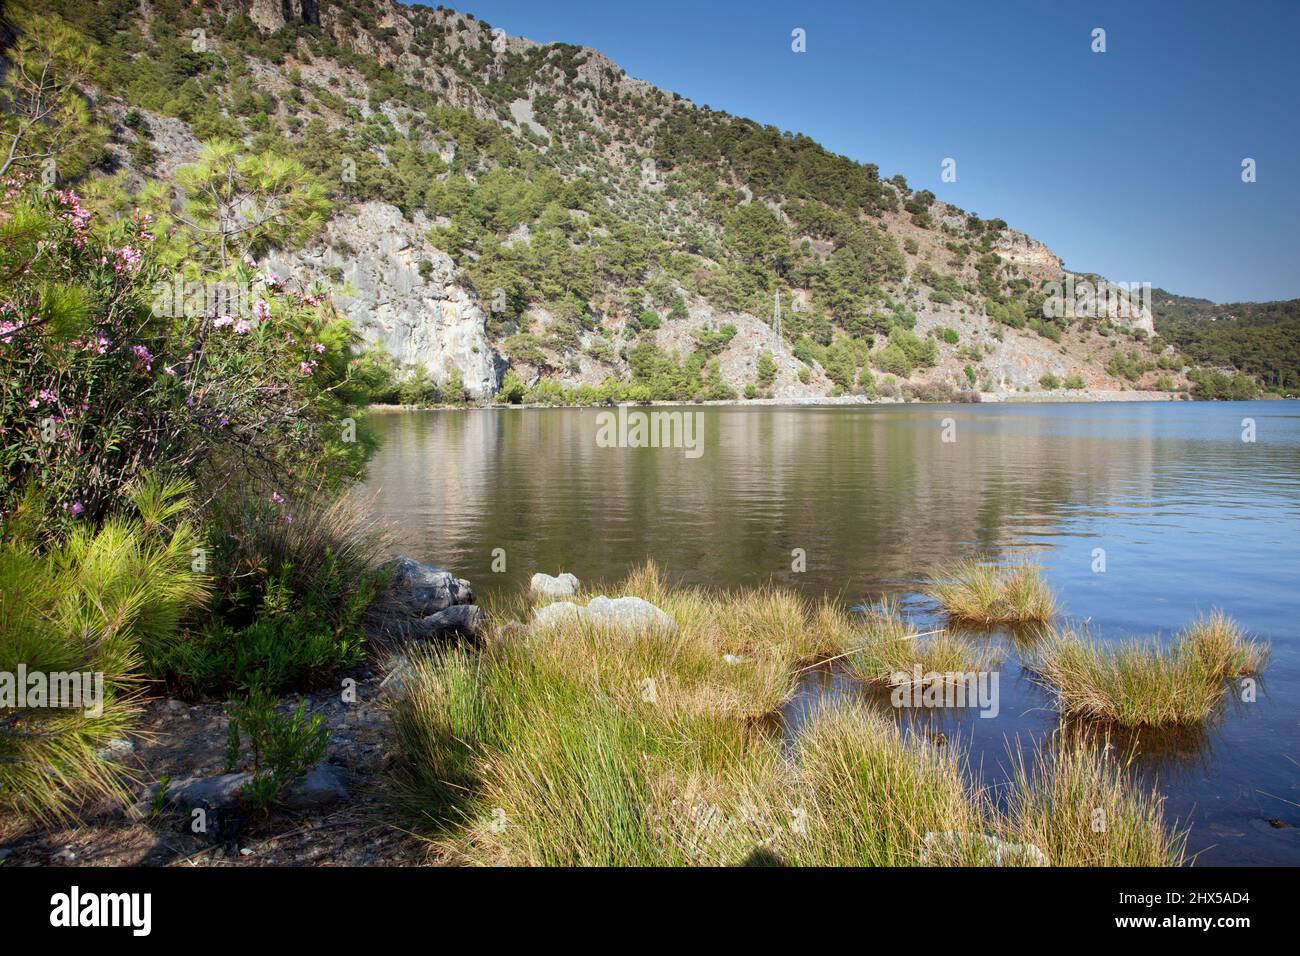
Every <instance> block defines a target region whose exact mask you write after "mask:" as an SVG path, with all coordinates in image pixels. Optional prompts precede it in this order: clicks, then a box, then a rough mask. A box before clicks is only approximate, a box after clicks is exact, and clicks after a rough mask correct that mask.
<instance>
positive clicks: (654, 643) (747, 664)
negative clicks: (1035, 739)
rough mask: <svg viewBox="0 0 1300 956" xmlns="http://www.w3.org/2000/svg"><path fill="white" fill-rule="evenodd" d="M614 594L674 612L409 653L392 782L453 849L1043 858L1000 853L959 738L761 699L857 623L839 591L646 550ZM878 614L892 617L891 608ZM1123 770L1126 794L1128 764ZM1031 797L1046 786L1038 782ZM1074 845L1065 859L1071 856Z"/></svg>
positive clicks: (895, 861)
mask: <svg viewBox="0 0 1300 956" xmlns="http://www.w3.org/2000/svg"><path fill="white" fill-rule="evenodd" d="M609 593H612V594H625V593H639V595H640V596H643V597H646V598H647V599H648V600H653V601H654V603H655V604H657V605H658V606H659V607H661V608H663V609H664V610H665V611H667V612H668V613H669V614H671V615H672V616H673V617H674V618H675V620H676V621H677V623H678V630H677V631H676V632H675V633H671V634H669V633H665V632H663V631H660V632H658V633H657V634H654V635H642V636H630V635H626V634H618V633H611V632H609V631H606V630H604V629H601V628H598V627H591V626H589V625H586V624H584V623H581V622H578V621H576V620H575V621H574V622H573V623H572V624H569V625H559V626H555V627H547V628H532V627H528V626H526V625H524V624H522V623H519V622H508V623H506V624H503V625H501V626H499V627H497V628H496V630H495V631H494V633H493V634H492V635H490V637H489V638H488V640H487V641H485V642H484V645H483V647H482V648H481V649H480V650H477V651H471V650H466V649H460V650H455V651H443V652H441V653H436V654H426V656H424V657H422V658H417V660H416V662H415V665H414V669H413V672H412V673H410V674H408V675H407V680H406V681H405V684H406V685H407V687H408V693H407V695H406V697H405V699H403V700H400V701H398V702H396V703H395V704H394V706H393V720H394V726H395V728H396V730H397V735H398V741H399V745H400V750H401V752H402V754H403V759H402V760H401V761H399V764H398V767H397V770H396V773H395V776H394V792H395V794H396V796H397V798H398V800H399V802H400V804H401V805H402V806H403V807H404V808H405V809H406V810H407V811H408V813H409V814H410V815H411V817H412V818H414V819H415V826H416V829H417V830H418V831H419V832H422V833H424V834H425V835H426V837H427V838H428V839H429V840H430V841H431V844H432V845H433V846H434V847H435V848H436V849H437V851H438V852H439V854H440V855H442V856H443V857H444V858H447V859H451V860H454V861H458V862H462V863H467V864H479V865H497V864H506V865H565V866H571V865H596V866H614V865H617V866H661V865H674V866H675V865H720V864H722V865H741V864H751V865H757V864H772V863H788V864H797V865H918V864H922V863H926V864H932V865H951V864H972V865H978V864H989V863H994V862H1000V863H1003V864H1008V863H1010V864H1014V863H1019V862H1024V861H1026V860H1028V861H1031V862H1032V861H1033V860H1034V859H1036V858H1041V854H1038V853H1037V851H1036V850H1035V851H1033V852H1032V853H1030V852H1029V851H1025V852H1024V853H1023V854H1020V850H1019V849H1016V848H1012V849H1015V850H1016V852H1015V853H1013V854H1011V855H1009V856H1008V855H1005V854H1004V851H1005V850H1007V848H1008V847H1009V844H1007V843H1005V842H1004V841H1003V839H1002V838H1003V837H1004V836H1006V835H1008V834H1011V835H1013V836H1014V835H1016V834H1019V833H1020V832H1021V830H1017V829H1015V828H1014V827H1013V825H1012V822H1010V821H1009V820H1008V819H1004V818H1003V816H1002V815H1001V814H999V813H998V812H997V811H996V810H995V809H994V808H993V806H992V804H991V802H990V801H988V800H987V799H985V796H986V795H985V794H983V793H982V792H981V791H979V790H978V789H975V788H973V787H971V786H970V785H969V783H968V781H967V780H966V779H965V775H964V773H963V768H962V757H961V755H960V753H959V751H958V748H956V747H954V746H952V745H949V746H948V747H944V748H940V747H933V746H930V745H928V744H926V743H924V742H920V741H917V740H914V739H910V738H909V739H904V737H903V736H902V735H901V734H900V732H899V730H898V728H897V726H896V725H895V724H894V723H893V722H892V721H890V720H888V719H887V718H885V717H882V716H880V715H877V714H875V713H873V712H872V711H871V710H870V709H869V708H867V707H865V706H863V705H855V704H839V705H836V706H831V707H828V708H826V709H825V710H823V711H821V712H820V713H819V714H818V715H817V716H815V717H814V718H813V719H812V720H811V721H810V723H809V724H808V725H807V727H806V728H805V729H804V730H803V732H802V733H801V736H800V738H799V739H798V741H797V742H796V743H795V746H794V748H793V750H791V749H789V748H787V747H785V746H784V745H783V741H782V738H781V735H780V731H779V729H778V728H776V727H774V726H773V724H772V722H771V721H768V720H763V719H759V718H761V717H763V716H764V715H767V714H770V713H771V711H772V710H773V709H774V708H776V707H777V706H778V705H779V704H780V703H781V702H782V701H783V700H785V699H786V697H787V696H788V694H789V693H790V691H791V689H792V688H793V686H794V683H795V679H796V673H797V670H798V668H799V665H800V663H801V662H803V661H807V660H809V659H810V658H816V657H818V656H821V655H825V654H830V653H833V652H834V651H835V650H837V649H838V648H842V647H844V646H845V642H846V641H848V640H850V639H851V638H852V636H853V635H854V633H855V632H856V633H857V636H858V637H859V638H860V637H861V627H860V624H859V623H857V622H854V621H853V620H852V619H850V618H849V617H848V616H847V615H845V614H844V613H843V612H841V611H839V610H838V609H836V608H834V607H833V606H832V605H829V604H823V605H820V606H810V605H809V604H807V603H806V602H804V601H802V600H801V599H799V598H798V597H796V596H794V595H791V594H789V593H787V592H783V591H779V590H773V589H760V590H757V591H750V592H744V593H737V594H723V593H719V592H712V591H702V590H692V589H683V590H679V589H671V588H668V587H667V586H666V585H665V584H664V582H663V579H662V577H661V576H660V575H659V574H658V572H657V571H655V569H653V568H644V569H641V570H639V571H638V572H636V573H635V574H634V575H632V576H631V577H630V578H629V579H628V580H627V581H625V582H623V584H622V585H621V586H620V587H619V588H615V589H610V590H609ZM584 597H585V596H584ZM527 604H528V602H527V600H526V599H525V600H523V601H522V602H521V603H520V604H519V605H517V608H518V609H520V610H524V611H526V610H527ZM498 613H500V612H498ZM524 619H525V620H526V617H525V618H524ZM881 626H882V627H887V628H894V629H895V631H896V632H898V633H901V632H899V631H898V628H899V627H900V625H899V624H898V623H897V622H894V621H882V624H881ZM728 655H730V660H729V659H728ZM945 659H946V658H945ZM961 659H962V661H963V662H966V661H967V659H966V657H965V656H964V655H963V657H962V658H961ZM1079 760H1080V761H1081V763H1080V764H1079V766H1080V767H1086V766H1087V765H1086V764H1085V763H1083V762H1082V761H1084V760H1085V758H1084V757H1080V758H1079ZM1026 779H1027V781H1028V780H1029V778H1028V777H1027V778H1026ZM1114 786H1115V787H1117V788H1119V792H1121V793H1122V792H1123V787H1124V782H1123V781H1122V780H1119V779H1116V781H1114ZM1024 803H1025V806H1026V807H1030V806H1037V804H1035V803H1034V802H1033V800H1032V799H1031V797H1030V796H1026V798H1025V801H1024ZM1117 806H1119V807H1120V809H1121V811H1122V810H1124V809H1125V808H1126V807H1127V806H1128V804H1124V803H1122V802H1121V803H1119V804H1117ZM1089 807H1091V804H1090V805H1089ZM1070 812H1071V813H1072V814H1078V813H1082V812H1084V810H1083V809H1082V808H1079V807H1075V808H1071V810H1070ZM1026 819H1028V818H1026ZM1021 829H1022V830H1023V832H1025V833H1028V832H1030V829H1031V828H1030V826H1029V823H1028V822H1026V823H1025V824H1024V825H1023V826H1022V828H1021ZM1068 836H1069V834H1068V833H1067V834H1065V835H1062V836H1061V837H1060V839H1061V840H1062V841H1064V840H1065V839H1067V837H1068ZM1009 838H1010V837H1008V839H1009ZM1124 845H1129V844H1124ZM1070 853H1073V854H1074V856H1069V854H1066V853H1064V851H1063V857H1065V858H1071V859H1073V858H1076V857H1077V858H1083V852H1082V850H1079V851H1074V850H1071V851H1070ZM1017 854H1020V855H1017ZM1117 856H1118V851H1116V853H1112V854H1111V856H1110V857H1108V859H1116V858H1117Z"/></svg>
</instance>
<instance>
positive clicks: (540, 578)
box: [528, 571, 582, 597]
mask: <svg viewBox="0 0 1300 956" xmlns="http://www.w3.org/2000/svg"><path fill="white" fill-rule="evenodd" d="M528 586H529V589H530V590H531V591H532V592H533V593H534V594H540V595H542V596H543V597H573V596H574V595H575V594H577V593H578V589H579V588H580V587H582V585H581V583H580V582H579V581H578V579H577V578H576V577H574V576H573V575H572V574H570V573H569V572H568V571H565V572H564V573H563V574H557V575H556V576H555V577H551V576H550V575H549V574H542V573H540V572H538V573H537V574H534V575H533V578H532V580H531V581H530V582H529V584H528Z"/></svg>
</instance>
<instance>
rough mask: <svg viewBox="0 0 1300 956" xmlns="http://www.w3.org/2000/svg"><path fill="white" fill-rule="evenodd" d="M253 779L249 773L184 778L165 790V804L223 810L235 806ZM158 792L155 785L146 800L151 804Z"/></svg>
mask: <svg viewBox="0 0 1300 956" xmlns="http://www.w3.org/2000/svg"><path fill="white" fill-rule="evenodd" d="M252 779H253V775H252V774H251V773H223V774H220V775H218V776H215V777H186V778H185V779H183V780H178V781H176V782H175V783H173V784H172V785H171V786H169V787H168V788H167V803H169V804H170V805H172V806H174V807H186V808H189V807H202V808H203V809H205V810H223V809H228V808H230V807H233V806H235V805H236V804H237V803H238V802H239V796H240V794H241V793H242V792H243V789H244V787H245V785H246V784H247V783H248V782H249V781H250V780H252ZM157 792H158V787H157V786H156V785H155V786H153V787H151V788H150V789H149V795H148V798H147V800H148V801H149V802H152V801H153V799H154V797H155V795H156V794H157Z"/></svg>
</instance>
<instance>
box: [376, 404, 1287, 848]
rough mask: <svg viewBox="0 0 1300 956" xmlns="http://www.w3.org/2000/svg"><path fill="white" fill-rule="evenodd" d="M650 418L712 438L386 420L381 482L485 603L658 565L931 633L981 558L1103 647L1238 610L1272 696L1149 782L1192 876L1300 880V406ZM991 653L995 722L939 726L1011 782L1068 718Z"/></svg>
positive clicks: (1167, 745) (414, 550) (557, 424)
mask: <svg viewBox="0 0 1300 956" xmlns="http://www.w3.org/2000/svg"><path fill="white" fill-rule="evenodd" d="M641 411H643V412H653V411H661V412H667V411H677V412H681V413H683V414H685V415H696V414H698V415H699V418H698V419H691V421H693V422H698V424H699V427H700V428H701V431H700V432H699V435H698V444H697V445H696V446H694V447H659V448H651V447H604V446H607V445H609V444H610V442H609V441H606V440H604V439H606V438H608V434H607V432H608V429H605V433H603V432H602V428H603V426H607V425H608V424H609V421H608V419H607V418H605V419H602V418H600V417H598V416H599V415H600V412H599V411H598V410H596V409H506V410H503V409H495V410H494V409H473V410H463V411H458V410H447V411H441V410H440V411H406V412H377V413H376V414H375V415H374V416H373V421H374V423H375V427H376V430H377V431H378V433H379V435H380V437H381V440H382V445H381V448H380V450H379V452H378V453H377V455H376V456H375V458H374V460H373V461H372V463H371V465H370V472H369V478H368V480H367V482H366V486H365V487H366V491H367V492H369V493H370V494H372V495H373V496H374V507H375V508H377V509H378V510H379V512H380V513H381V514H382V515H384V516H385V517H387V518H389V519H391V520H392V523H393V524H394V526H395V527H396V531H397V535H398V550H399V551H400V552H401V553H404V554H408V555H410V556H411V557H414V558H417V559H419V560H422V561H429V562H433V563H435V564H438V565H440V566H443V567H447V568H451V569H452V570H454V571H456V572H457V573H458V574H459V575H461V576H462V577H466V578H468V579H469V580H470V581H471V582H472V584H473V585H474V588H475V590H476V591H477V592H479V593H480V594H490V593H493V592H504V591H511V590H516V589H520V588H524V587H526V586H527V582H528V579H529V577H530V576H531V575H532V573H533V572H534V571H545V572H548V573H551V574H557V573H559V572H561V571H571V572H573V573H574V574H576V575H577V576H578V577H579V578H580V579H581V580H582V581H583V582H584V583H587V582H592V581H602V580H605V581H608V580H613V579H616V578H618V577H619V576H621V575H622V574H623V573H624V572H625V571H627V570H628V569H629V568H631V567H634V566H636V565H638V564H641V563H643V562H645V561H646V560H651V559H653V560H654V561H656V562H658V563H659V565H660V566H661V567H662V568H664V569H665V571H666V572H667V574H668V575H669V577H670V578H671V579H672V580H673V581H674V582H676V583H684V584H700V585H710V586H718V587H739V586H750V585H758V584H764V583H767V582H774V583H776V584H779V585H782V586H786V587H790V588H795V589H798V590H799V591H801V592H803V593H805V594H807V595H809V596H820V595H823V594H829V595H832V596H835V597H836V598H838V599H840V600H843V601H844V602H845V603H846V604H850V605H851V604H859V603H864V602H871V601H874V600H877V599H879V598H880V597H881V596H883V595H885V594H895V595H899V596H900V597H901V598H902V599H903V600H904V601H905V604H906V606H907V608H908V609H909V611H910V612H911V613H912V614H914V615H915V616H916V617H917V618H918V621H919V622H920V623H928V622H930V621H932V620H936V618H935V611H936V608H935V607H934V605H933V604H932V603H931V602H929V601H927V600H926V599H924V598H922V597H920V596H918V594H917V589H918V586H919V585H920V584H921V583H922V582H923V580H924V578H925V577H926V575H927V574H929V573H931V572H932V571H934V570H936V569H938V568H940V567H942V566H943V565H945V564H948V563H950V562H951V561H952V560H953V559H955V558H958V557H963V556H969V555H987V556H990V557H993V558H999V559H1008V558H1016V557H1026V556H1027V557H1031V558H1032V560H1034V561H1035V562H1036V563H1039V564H1041V565H1042V566H1043V568H1044V569H1045V571H1046V575H1047V579H1048V581H1049V582H1050V584H1051V585H1052V587H1053V589H1054V590H1055V592H1056V594H1057V596H1058V598H1059V599H1060V601H1061V604H1062V606H1063V609H1064V614H1065V617H1066V619H1067V620H1068V621H1072V622H1076V623H1083V622H1086V623H1087V626H1088V628H1089V631H1090V633H1091V634H1092V635H1093V636H1094V637H1095V638H1096V639H1098V640H1103V641H1110V640H1116V639H1120V638H1124V637H1132V636H1152V635H1160V636H1163V637H1167V636H1169V635H1170V634H1172V632H1174V631H1175V630H1177V629H1178V628H1180V627H1182V626H1184V625H1186V624H1188V623H1189V622H1191V621H1192V619H1193V618H1195V617H1196V615H1197V614H1198V613H1200V612H1204V611H1208V610H1210V609H1211V608H1222V609H1223V610H1224V611H1225V612H1227V613H1228V614H1230V615H1231V616H1233V617H1234V618H1236V619H1237V620H1238V621H1240V622H1241V623H1242V624H1243V625H1244V626H1245V627H1246V628H1247V629H1248V630H1249V631H1250V632H1251V633H1252V634H1253V635H1254V636H1256V637H1258V638H1260V639H1262V640H1266V641H1268V642H1269V643H1271V645H1272V658H1271V660H1270V663H1269V666H1268V669H1267V670H1266V671H1265V674H1264V677H1263V680H1262V681H1261V683H1260V689H1259V695H1258V699H1257V700H1256V701H1255V702H1253V703H1244V702H1241V701H1239V700H1236V699H1235V698H1230V699H1229V700H1228V702H1227V704H1226V705H1225V707H1224V708H1223V710H1222V712H1221V713H1219V714H1218V715H1216V716H1215V717H1214V718H1213V719H1211V720H1210V721H1208V722H1207V723H1206V725H1205V726H1204V728H1203V730H1201V731H1198V732H1181V733H1176V734H1171V733H1167V732H1146V733H1144V734H1143V735H1142V736H1141V737H1140V738H1139V739H1138V741H1137V743H1138V747H1139V751H1140V756H1139V767H1140V772H1141V773H1143V774H1144V775H1145V776H1146V777H1147V778H1148V779H1150V780H1151V781H1153V782H1154V783H1155V785H1156V786H1157V787H1158V789H1159V790H1160V791H1161V792H1162V793H1164V794H1165V795H1166V796H1167V797H1168V804H1167V807H1166V810H1167V813H1168V814H1169V815H1170V816H1173V817H1176V818H1177V819H1178V820H1179V822H1180V824H1182V825H1183V826H1187V827H1190V837H1189V848H1190V849H1191V851H1192V852H1194V853H1196V854H1198V857H1197V862H1198V863H1199V864H1201V865H1206V864H1291V865H1294V864H1297V863H1300V806H1298V805H1300V640H1298V639H1297V636H1296V635H1297V622H1300V586H1298V585H1300V405H1296V404H1294V403H1290V402H1238V403H1190V402H1168V403H1165V402H1161V403H1096V404H1032V405H1009V404H989V405H862V406H838V407H837V406H810V407H773V406H763V407H752V406H751V407H744V406H710V407H693V406H692V407H684V408H676V409H664V408H656V409H645V410H641ZM618 437H622V438H629V440H630V443H631V444H636V443H637V441H636V437H635V435H631V434H629V435H622V434H620V435H619V436H618ZM688 437H690V436H688ZM621 444H624V445H626V444H628V442H623V443H621ZM496 549H501V551H497V550H496ZM1099 549H1100V550H1099ZM502 553H503V554H504V562H505V570H504V571H501V572H494V571H493V560H494V557H497V558H498V559H499V558H500V556H501V555H502ZM801 562H802V567H803V570H796V568H797V567H798V566H799V565H800V563H801ZM498 566H499V561H498ZM983 639H985V640H988V641H991V642H995V643H997V644H998V646H999V647H1000V649H1001V651H1002V653H1003V663H1002V665H1001V670H1000V692H1001V703H1000V713H999V714H998V716H997V717H996V718H993V719H981V718H979V717H978V715H977V713H976V712H974V711H963V712H953V711H951V710H948V711H942V712H931V713H930V714H929V715H927V717H926V718H925V719H926V720H927V721H928V722H929V723H930V725H931V726H928V727H927V728H926V729H927V730H929V731H933V730H934V729H935V728H936V727H943V728H944V732H945V734H946V735H947V736H948V737H950V738H959V739H960V741H961V743H962V744H963V745H964V746H965V747H967V748H968V749H969V751H970V754H971V763H972V772H974V773H978V774H980V775H981V777H982V778H983V779H984V781H985V782H987V783H991V784H996V783H997V781H998V780H999V779H1001V777H1002V775H1003V773H1004V771H1005V766H1006V764H1007V755H1008V742H1009V741H1010V742H1012V743H1014V741H1015V740H1016V739H1017V737H1018V738H1019V739H1020V740H1021V741H1022V742H1023V743H1025V744H1026V745H1031V744H1032V742H1033V741H1034V740H1039V739H1041V738H1042V737H1043V736H1044V735H1046V734H1048V733H1050V732H1051V730H1052V729H1053V727H1054V726H1055V724H1056V716H1055V712H1054V710H1053V707H1052V700H1051V697H1050V695H1049V694H1047V693H1046V692H1045V691H1044V690H1043V689H1042V688H1040V687H1039V686H1037V685H1036V684H1035V683H1034V682H1033V681H1032V680H1031V679H1030V678H1029V676H1028V675H1027V674H1025V673H1024V672H1023V671H1022V670H1021V667H1020V665H1019V663H1018V660H1017V653H1016V648H1017V641H1016V640H1015V638H1014V636H1013V635H1010V634H1006V633H999V632H991V633H988V634H987V635H984V637H983ZM859 693H862V691H861V689H860V688H858V687H856V686H855V685H854V683H853V682H852V681H851V680H849V679H848V678H847V677H846V676H845V675H844V674H843V673H841V672H839V671H838V670H836V668H835V667H834V666H833V665H829V666H824V667H821V668H817V669H814V670H812V671H810V672H809V673H808V674H807V675H806V677H805V679H804V681H803V683H802V684H801V685H800V687H799V690H798V692H797V693H796V695H795V697H794V699H793V700H792V701H791V703H790V704H789V705H788V707H787V708H786V717H787V724H788V725H789V726H790V727H791V732H792V733H797V729H798V725H799V723H800V721H801V720H802V719H804V717H805V716H806V715H807V713H809V712H810V711H811V709H813V708H815V707H817V706H819V705H820V703H821V702H823V701H824V700H825V699H826V698H827V696H834V695H838V694H859Z"/></svg>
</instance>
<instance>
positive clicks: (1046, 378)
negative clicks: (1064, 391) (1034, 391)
mask: <svg viewBox="0 0 1300 956" xmlns="http://www.w3.org/2000/svg"><path fill="white" fill-rule="evenodd" d="M1038 384H1039V385H1041V386H1043V388H1045V389H1047V390H1048V391H1049V392H1051V391H1055V390H1056V389H1058V388H1060V387H1061V380H1060V379H1059V378H1057V377H1056V376H1055V375H1053V374H1052V373H1051V372H1048V373H1047V374H1046V375H1043V376H1042V377H1040V378H1039V379H1038Z"/></svg>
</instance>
